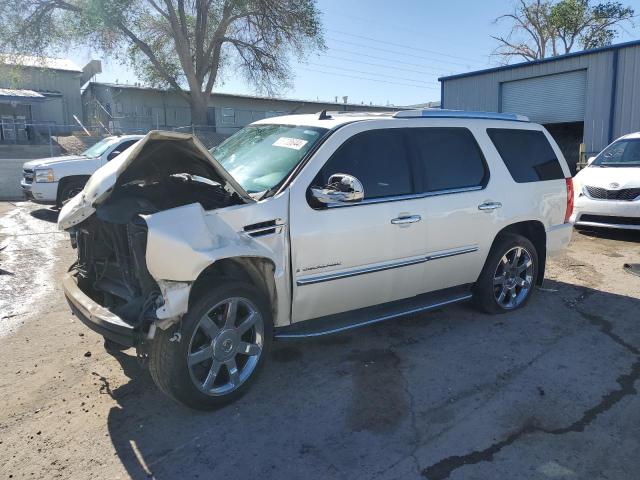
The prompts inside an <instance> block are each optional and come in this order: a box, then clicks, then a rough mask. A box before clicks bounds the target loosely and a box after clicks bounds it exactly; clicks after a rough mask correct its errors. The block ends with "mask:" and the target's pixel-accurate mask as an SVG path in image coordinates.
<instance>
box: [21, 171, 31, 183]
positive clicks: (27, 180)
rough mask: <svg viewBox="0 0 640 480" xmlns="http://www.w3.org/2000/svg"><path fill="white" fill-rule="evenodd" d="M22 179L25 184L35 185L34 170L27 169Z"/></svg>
mask: <svg viewBox="0 0 640 480" xmlns="http://www.w3.org/2000/svg"><path fill="white" fill-rule="evenodd" d="M22 177H23V178H24V182H25V183H33V170H31V169H29V168H25V169H24V170H23V171H22Z"/></svg>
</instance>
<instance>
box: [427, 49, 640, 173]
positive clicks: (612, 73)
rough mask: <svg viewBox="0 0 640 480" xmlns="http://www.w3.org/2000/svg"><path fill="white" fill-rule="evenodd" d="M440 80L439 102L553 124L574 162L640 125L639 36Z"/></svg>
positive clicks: (563, 146)
mask: <svg viewBox="0 0 640 480" xmlns="http://www.w3.org/2000/svg"><path fill="white" fill-rule="evenodd" d="M439 80H440V82H441V89H442V92H441V102H442V107H441V108H447V109H460V110H481V111H495V112H508V113H519V114H523V115H527V116H528V117H529V118H531V120H532V121H534V122H537V123H541V124H543V125H544V126H545V127H546V128H547V129H548V130H549V132H550V133H551V134H552V135H553V136H554V138H555V139H556V141H557V142H558V144H559V145H560V148H561V149H562V151H563V152H564V154H565V156H566V157H567V161H568V162H569V164H570V165H571V166H572V168H575V164H576V163H577V162H578V161H579V160H582V161H584V159H585V158H588V157H589V156H591V155H593V154H595V153H597V152H599V151H600V150H602V149H603V148H604V147H605V146H607V145H608V144H609V143H610V142H611V141H613V140H615V139H616V138H618V137H620V136H621V135H624V134H626V133H630V132H635V131H640V41H633V42H628V43H621V44H618V45H612V46H609V47H603V48H598V49H593V50H585V51H581V52H576V53H570V54H566V55H561V56H557V57H553V58H545V59H543V60H538V61H533V62H525V63H518V64H513V65H507V66H503V67H497V68H490V69H486V70H479V71H476V72H469V73H463V74H459V75H451V76H447V77H442V78H440V79H439ZM581 157H582V158H581Z"/></svg>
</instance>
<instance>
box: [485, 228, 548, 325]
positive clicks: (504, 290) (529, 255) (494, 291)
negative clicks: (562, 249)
mask: <svg viewBox="0 0 640 480" xmlns="http://www.w3.org/2000/svg"><path fill="white" fill-rule="evenodd" d="M537 276H538V253H537V251H536V248H535V247H534V246H533V244H532V243H531V242H530V241H529V240H528V239H527V238H525V237H523V236H521V235H517V234H504V235H501V236H500V237H498V239H496V242H495V243H494V245H493V246H492V247H491V251H490V252H489V256H488V257H487V261H486V262H485V265H484V268H483V269H482V273H480V276H479V277H478V281H477V282H476V285H475V288H474V295H473V300H474V303H475V304H476V306H477V307H478V308H480V309H481V310H483V311H485V312H487V313H505V312H508V311H510V310H515V309H517V308H520V307H523V306H524V305H526V303H527V302H528V301H529V299H530V298H531V294H532V293H533V288H534V285H535V283H536V279H537Z"/></svg>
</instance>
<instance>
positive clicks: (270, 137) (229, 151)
mask: <svg viewBox="0 0 640 480" xmlns="http://www.w3.org/2000/svg"><path fill="white" fill-rule="evenodd" d="M326 131H327V129H325V128H315V127H296V126H291V125H250V126H248V127H246V128H243V129H242V130H240V131H239V132H237V133H236V134H234V135H233V136H231V137H229V138H228V139H227V140H225V141H224V142H222V143H221V144H220V145H218V146H217V147H215V148H212V149H211V154H212V155H213V156H214V157H215V159H216V160H217V161H218V162H220V163H221V164H222V166H223V167H224V168H225V169H226V170H227V171H228V172H229V173H230V174H231V176H232V177H233V178H234V179H235V180H236V181H237V182H238V183H239V184H240V185H241V186H242V188H244V189H245V190H246V191H247V192H248V193H257V192H264V191H266V190H270V189H271V188H273V187H275V186H276V185H278V184H279V183H280V182H281V181H282V180H283V179H284V178H285V177H286V176H287V175H288V174H289V173H290V172H291V171H292V170H293V168H294V167H295V166H296V165H297V164H298V162H300V160H301V159H302V158H303V157H304V156H305V154H306V153H307V152H308V151H309V149H311V147H313V145H315V143H316V142H317V141H318V140H319V139H320V137H322V135H323V134H324V133H325V132H326Z"/></svg>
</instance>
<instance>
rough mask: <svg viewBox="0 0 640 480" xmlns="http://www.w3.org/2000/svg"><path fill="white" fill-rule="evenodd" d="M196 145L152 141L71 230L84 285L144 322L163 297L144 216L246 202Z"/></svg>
mask: <svg viewBox="0 0 640 480" xmlns="http://www.w3.org/2000/svg"><path fill="white" fill-rule="evenodd" d="M192 146H193V141H192V140H190V141H189V142H188V143H186V142H185V141H180V140H171V141H164V140H155V141H154V140H151V141H147V142H146V144H144V145H143V148H142V150H140V152H138V155H137V156H136V157H135V158H134V159H133V161H132V162H130V164H129V165H128V166H127V168H126V170H124V171H123V172H122V173H121V174H120V175H119V176H118V178H117V180H116V182H115V185H114V186H113V187H112V189H111V190H110V192H109V195H108V197H107V198H106V199H105V200H103V201H102V202H101V203H99V204H97V205H96V204H94V208H95V212H94V213H93V214H92V215H91V216H89V217H88V218H86V219H85V220H83V221H82V222H80V223H78V224H77V225H74V226H73V227H71V228H69V229H68V231H69V232H70V234H71V241H72V245H73V246H74V247H76V248H77V250H78V260H77V263H76V264H75V272H76V278H77V281H78V286H79V287H80V289H81V290H82V291H83V292H84V293H85V294H86V295H88V296H89V297H91V298H92V299H93V300H94V301H95V302H97V303H98V304H100V305H101V306H103V307H106V308H107V309H109V310H110V311H112V312H113V313H114V314H116V315H117V316H119V317H120V318H121V319H123V320H124V321H125V322H127V323H129V324H130V325H134V326H136V327H144V323H145V320H153V318H154V312H155V310H156V309H157V308H158V307H160V306H161V305H162V301H163V300H162V297H161V295H160V289H159V287H158V285H157V283H156V281H155V280H154V278H153V277H152V276H151V274H150V273H149V271H148V269H147V265H146V258H145V254H146V247H147V224H146V222H145V219H144V216H145V215H152V214H154V213H157V212H161V211H164V210H169V209H172V208H175V207H179V206H183V205H189V204H193V203H199V204H200V205H202V207H203V208H204V209H205V210H212V209H215V208H221V207H226V206H229V205H234V204H238V203H242V199H241V198H240V197H239V196H238V195H237V193H235V192H234V191H233V190H232V189H229V188H228V186H227V185H226V182H225V180H224V179H223V178H221V176H220V175H219V174H218V172H217V171H216V169H215V168H214V167H213V165H212V164H211V163H210V161H208V160H206V159H204V158H200V155H199V154H198V151H197V150H194V149H193V148H192ZM189 147H191V148H189ZM81 195H82V194H81ZM167 255H171V252H167ZM168 280H171V279H168Z"/></svg>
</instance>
